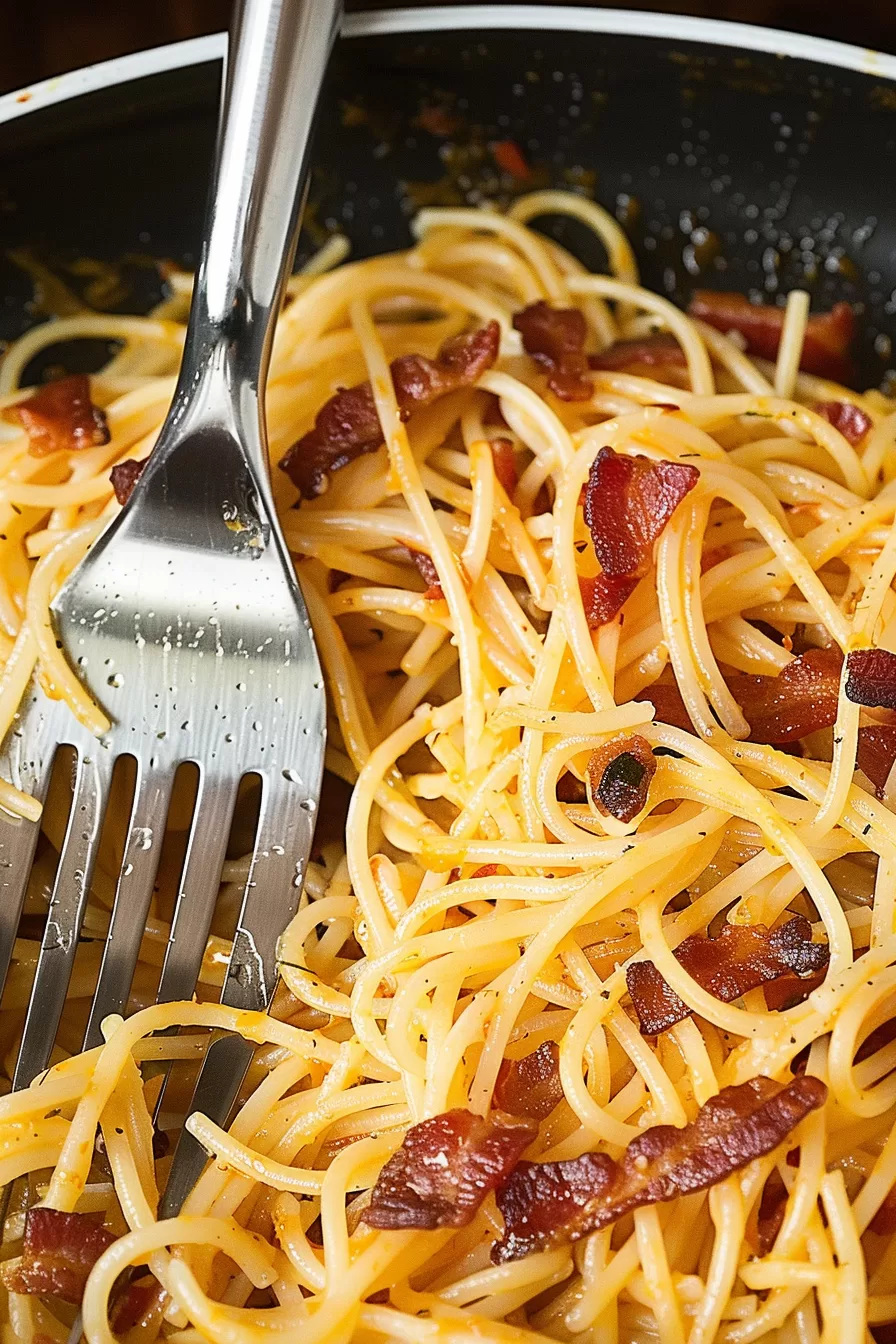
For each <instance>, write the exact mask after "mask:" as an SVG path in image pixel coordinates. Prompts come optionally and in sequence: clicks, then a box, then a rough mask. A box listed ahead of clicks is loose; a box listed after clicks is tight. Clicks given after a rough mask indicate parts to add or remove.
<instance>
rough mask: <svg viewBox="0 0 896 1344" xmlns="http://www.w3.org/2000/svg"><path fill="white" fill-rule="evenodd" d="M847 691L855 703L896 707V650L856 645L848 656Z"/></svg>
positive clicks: (848, 696) (877, 707)
mask: <svg viewBox="0 0 896 1344" xmlns="http://www.w3.org/2000/svg"><path fill="white" fill-rule="evenodd" d="M846 695H847V699H849V700H852V702H853V704H856V705H868V706H869V708H873V709H896V653H891V652H890V650H889V649H856V651H855V652H854V653H850V654H848V655H847V658H846Z"/></svg>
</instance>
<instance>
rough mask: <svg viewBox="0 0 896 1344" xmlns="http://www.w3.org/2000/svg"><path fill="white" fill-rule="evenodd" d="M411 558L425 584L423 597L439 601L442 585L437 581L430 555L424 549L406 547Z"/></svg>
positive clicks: (435, 570)
mask: <svg viewBox="0 0 896 1344" xmlns="http://www.w3.org/2000/svg"><path fill="white" fill-rule="evenodd" d="M406 550H407V551H408V552H409V554H410V557H411V559H412V560H413V562H414V564H415V565H416V566H417V573H418V574H419V575H420V577H421V579H422V580H423V582H424V583H425V584H426V585H427V588H426V592H425V593H424V594H423V596H424V597H426V598H428V599H429V600H430V602H440V601H441V600H442V598H443V597H444V596H445V594H444V593H443V592H442V585H441V584H440V583H439V571H438V570H437V569H436V567H435V564H434V563H433V560H432V557H431V556H429V555H427V554H426V552H425V551H415V550H414V548H413V546H408V547H406Z"/></svg>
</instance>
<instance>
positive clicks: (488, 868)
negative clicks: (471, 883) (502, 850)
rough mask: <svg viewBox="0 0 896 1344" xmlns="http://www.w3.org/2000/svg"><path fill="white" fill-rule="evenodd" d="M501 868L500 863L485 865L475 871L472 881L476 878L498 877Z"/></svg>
mask: <svg viewBox="0 0 896 1344" xmlns="http://www.w3.org/2000/svg"><path fill="white" fill-rule="evenodd" d="M500 866H501V865H500V864H498V863H484V864H483V865H482V867H481V868H476V869H474V871H473V872H472V873H471V874H470V880H472V879H473V878H474V877H497V875H498V869H499V868H500Z"/></svg>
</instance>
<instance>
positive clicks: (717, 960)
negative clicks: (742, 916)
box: [625, 915, 830, 1036]
mask: <svg viewBox="0 0 896 1344" xmlns="http://www.w3.org/2000/svg"><path fill="white" fill-rule="evenodd" d="M829 958H830V953H829V951H828V947H827V944H825V943H813V941H812V928H811V926H810V924H809V921H808V920H807V919H805V918H804V916H803V915H794V916H793V918H792V919H788V921H787V923H786V924H782V925H781V927H780V928H777V929H773V930H772V931H771V932H769V930H768V929H767V928H766V926H765V925H764V924H725V925H723V927H722V930H721V932H720V933H719V935H718V937H717V938H705V937H704V936H703V934H700V933H694V934H692V935H691V937H690V938H685V940H684V942H683V943H682V944H681V945H680V947H678V948H677V949H676V952H675V959H676V961H677V962H678V963H679V965H680V966H682V967H683V969H684V970H685V971H687V973H688V975H689V976H690V977H691V978H692V979H693V980H696V982H697V984H698V985H700V987H701V988H702V989H705V990H706V991H707V992H708V993H709V994H712V995H713V996H714V997H715V998H717V999H720V1000H721V1001H722V1003H732V1002H733V1001H734V1000H735V999H739V998H740V997H741V995H743V994H746V992H747V990H750V989H756V988H757V987H758V986H759V985H764V984H767V983H768V982H769V981H770V980H777V979H778V978H779V977H780V976H782V975H787V974H793V975H797V976H799V977H800V978H803V977H805V976H810V975H814V974H816V973H817V972H818V971H822V970H824V968H825V967H826V966H827V964H828V960H829ZM625 981H626V984H627V985H628V992H629V994H630V995H631V999H632V1005H633V1007H634V1009H635V1012H636V1013H637V1015H638V1025H639V1026H640V1028H641V1034H642V1035H643V1036H658V1035H659V1034H660V1033H661V1032H664V1031H668V1030H669V1028H670V1027H674V1026H675V1024H676V1022H682V1021H683V1020H684V1019H685V1018H686V1017H688V1016H689V1015H690V1012H691V1010H690V1008H688V1006H687V1004H686V1003H685V1002H684V1001H683V1000H682V999H680V998H679V997H678V995H677V994H676V993H675V990H674V989H672V987H671V985H668V984H667V983H666V981H665V980H664V979H663V977H662V975H661V974H660V972H659V971H658V970H657V968H656V966H654V964H653V962H652V961H636V962H634V963H633V964H632V965H631V966H629V968H628V970H627V971H626V973H625Z"/></svg>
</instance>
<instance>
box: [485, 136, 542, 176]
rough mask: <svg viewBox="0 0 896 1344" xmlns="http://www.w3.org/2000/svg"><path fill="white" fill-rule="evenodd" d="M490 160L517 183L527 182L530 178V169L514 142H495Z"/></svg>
mask: <svg viewBox="0 0 896 1344" xmlns="http://www.w3.org/2000/svg"><path fill="white" fill-rule="evenodd" d="M492 158H493V159H494V161H495V163H496V164H497V165H498V167H499V168H500V169H501V172H502V173H509V175H510V176H511V177H512V178H515V179H516V181H517V182H527V181H528V180H529V178H530V177H531V176H532V169H531V168H530V167H529V165H528V163H527V162H526V160H525V158H524V157H523V151H522V150H521V149H520V147H519V145H518V144H517V142H516V141H515V140H498V141H496V143H495V144H493V145H492Z"/></svg>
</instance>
